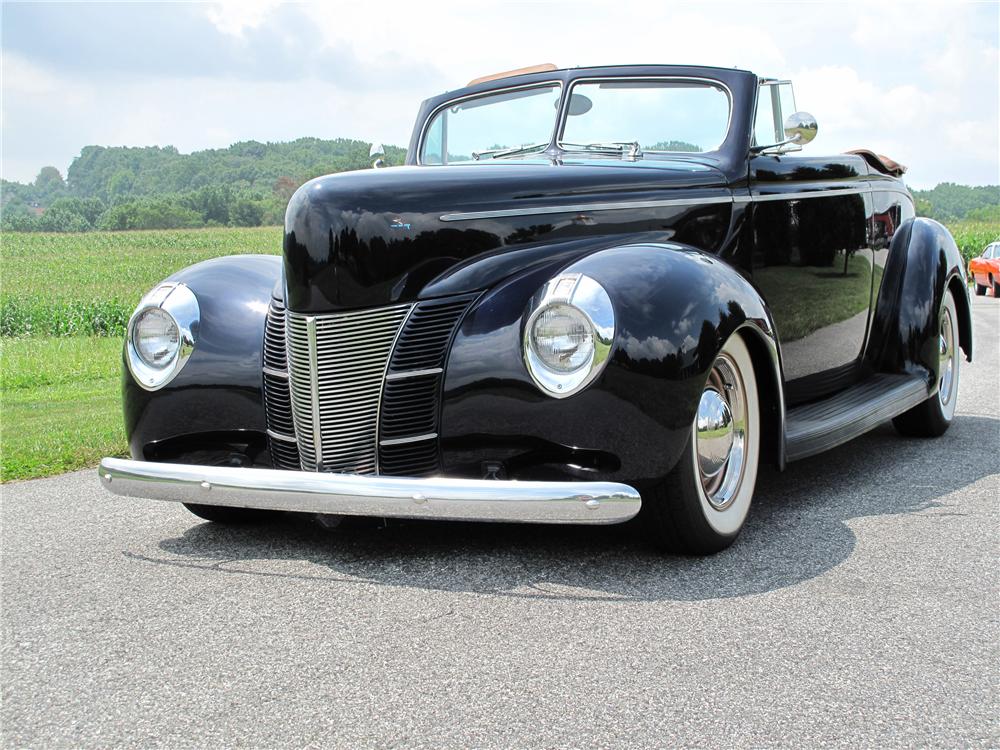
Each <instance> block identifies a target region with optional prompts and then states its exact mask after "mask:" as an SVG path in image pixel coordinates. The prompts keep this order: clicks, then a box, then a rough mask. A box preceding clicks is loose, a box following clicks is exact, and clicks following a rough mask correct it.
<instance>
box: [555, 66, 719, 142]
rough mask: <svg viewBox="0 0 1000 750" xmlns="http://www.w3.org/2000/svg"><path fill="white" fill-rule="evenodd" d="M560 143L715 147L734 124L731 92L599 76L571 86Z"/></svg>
mask: <svg viewBox="0 0 1000 750" xmlns="http://www.w3.org/2000/svg"><path fill="white" fill-rule="evenodd" d="M570 97H571V98H570V105H569V116H568V117H567V118H566V124H565V126H564V127H563V132H562V138H561V139H560V141H559V145H560V146H561V147H563V148H565V149H567V150H572V149H573V148H576V147H579V146H581V145H590V146H594V145H603V144H622V143H638V144H639V148H640V149H641V150H643V151H675V152H676V151H683V152H689V153H702V152H705V151H714V150H716V149H717V148H718V147H719V146H721V145H722V142H723V141H724V140H725V138H726V132H727V131H728V129H729V96H728V95H727V94H726V92H725V91H724V90H723V89H722V88H721V87H720V86H718V85H714V84H711V83H707V82H696V81H669V80H659V81H657V80H646V81H635V80H629V81H594V82H584V83H578V84H575V85H574V86H573V88H572V89H571V90H570Z"/></svg>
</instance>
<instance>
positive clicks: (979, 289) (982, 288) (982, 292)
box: [976, 281, 986, 297]
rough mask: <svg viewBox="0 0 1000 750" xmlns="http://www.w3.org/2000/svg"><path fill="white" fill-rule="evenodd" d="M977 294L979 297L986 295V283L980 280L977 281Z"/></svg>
mask: <svg viewBox="0 0 1000 750" xmlns="http://www.w3.org/2000/svg"><path fill="white" fill-rule="evenodd" d="M976 296H977V297H985V296H986V284H980V283H979V282H978V281H977V282H976Z"/></svg>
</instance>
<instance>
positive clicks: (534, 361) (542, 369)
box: [522, 273, 615, 398]
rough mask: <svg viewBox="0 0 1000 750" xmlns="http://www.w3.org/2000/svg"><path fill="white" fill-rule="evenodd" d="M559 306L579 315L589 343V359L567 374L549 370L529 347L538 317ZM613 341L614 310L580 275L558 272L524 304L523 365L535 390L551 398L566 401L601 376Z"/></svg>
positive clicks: (605, 296)
mask: <svg viewBox="0 0 1000 750" xmlns="http://www.w3.org/2000/svg"><path fill="white" fill-rule="evenodd" d="M562 305H565V306H568V307H571V308H574V310H575V311H576V312H578V313H581V314H582V317H583V319H584V320H586V322H587V324H588V325H589V326H590V333H591V336H592V340H593V351H592V352H591V355H590V357H589V359H588V360H587V361H586V362H584V363H583V364H581V365H580V366H579V367H577V368H576V369H575V370H572V371H569V372H565V371H560V370H556V369H553V368H552V367H550V366H549V365H548V364H547V363H546V362H545V361H544V360H542V358H541V357H539V356H538V354H537V353H536V351H535V346H533V341H534V334H535V324H536V322H537V321H538V319H539V317H540V316H541V315H542V313H544V312H545V311H546V310H549V309H551V308H554V307H558V306H562ZM614 338H615V311H614V307H613V306H612V304H611V298H610V297H609V296H608V293H607V291H605V289H604V287H603V286H601V285H600V284H599V283H598V282H597V281H595V280H594V279H592V278H591V277H589V276H586V275H584V274H582V273H561V274H559V275H558V276H555V277H554V278H552V279H549V281H548V282H547V283H546V284H545V286H543V287H542V288H541V289H540V290H539V291H538V293H537V294H535V296H534V297H532V299H531V302H530V303H529V304H528V310H527V315H526V320H525V325H524V332H523V335H522V355H523V357H524V365H525V368H526V369H527V370H528V374H529V375H530V376H531V379H532V381H533V382H534V383H535V385H536V386H538V388H539V390H541V391H542V392H543V393H545V394H546V395H547V396H552V397H553V398H566V397H568V396H572V395H573V394H575V393H579V392H580V391H582V390H583V389H584V388H586V387H587V386H588V385H590V383H592V382H593V381H594V379H595V378H596V377H597V376H598V375H600V374H601V371H602V370H603V369H604V366H605V365H606V364H607V361H608V358H609V357H610V355H611V347H612V345H613V343H614Z"/></svg>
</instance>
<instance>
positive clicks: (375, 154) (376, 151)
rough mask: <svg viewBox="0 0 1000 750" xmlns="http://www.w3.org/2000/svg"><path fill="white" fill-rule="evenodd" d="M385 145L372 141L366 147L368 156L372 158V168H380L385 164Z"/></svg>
mask: <svg viewBox="0 0 1000 750" xmlns="http://www.w3.org/2000/svg"><path fill="white" fill-rule="evenodd" d="M383 157H385V147H384V146H383V145H382V144H381V143H373V144H372V147H371V148H370V149H368V158H369V159H371V160H372V169H381V168H382V167H384V166H385V159H384V158H383Z"/></svg>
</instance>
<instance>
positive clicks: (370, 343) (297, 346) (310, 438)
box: [286, 305, 411, 474]
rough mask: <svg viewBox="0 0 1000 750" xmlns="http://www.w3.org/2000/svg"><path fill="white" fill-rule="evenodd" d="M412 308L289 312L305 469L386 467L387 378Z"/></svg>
mask: <svg viewBox="0 0 1000 750" xmlns="http://www.w3.org/2000/svg"><path fill="white" fill-rule="evenodd" d="M410 308H411V305H397V306H394V307H383V308H379V309H377V310H363V311H359V312H346V313H332V314H326V315H302V314H299V313H294V312H291V311H289V312H288V313H287V327H286V336H287V342H288V374H289V380H290V384H291V388H290V391H291V400H292V417H293V420H294V422H295V435H296V438H297V439H298V445H299V456H300V458H301V461H302V468H303V469H304V470H306V471H337V472H345V473H352V474H375V473H377V472H378V449H377V440H378V415H379V404H380V401H381V394H382V383H383V380H384V379H385V373H386V369H387V368H388V365H389V355H390V354H391V353H392V347H393V343H394V342H395V340H396V337H397V335H398V334H399V330H400V328H401V327H402V325H403V322H404V321H405V320H406V316H407V314H408V313H409V311H410Z"/></svg>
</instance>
